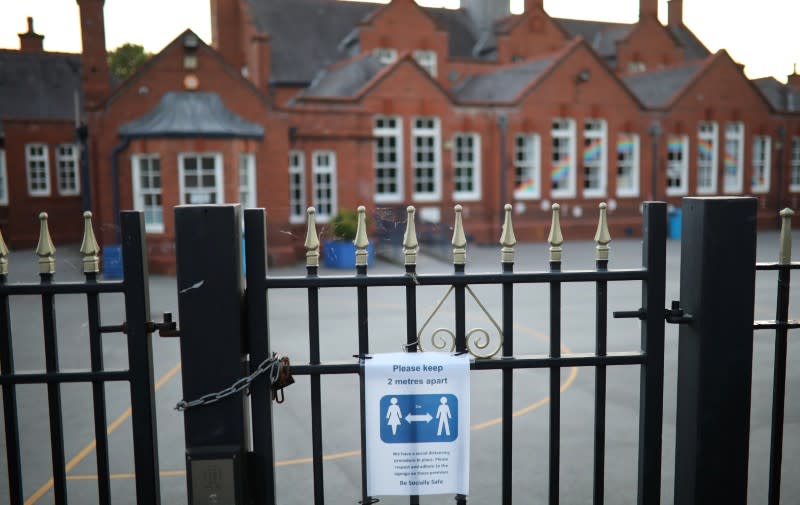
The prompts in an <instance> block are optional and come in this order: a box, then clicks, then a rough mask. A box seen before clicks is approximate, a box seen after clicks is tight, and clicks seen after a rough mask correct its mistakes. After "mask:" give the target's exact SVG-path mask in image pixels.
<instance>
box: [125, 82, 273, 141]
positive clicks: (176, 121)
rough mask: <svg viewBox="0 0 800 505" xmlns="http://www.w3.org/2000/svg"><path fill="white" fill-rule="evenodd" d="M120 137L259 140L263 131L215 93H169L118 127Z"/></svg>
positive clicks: (262, 135)
mask: <svg viewBox="0 0 800 505" xmlns="http://www.w3.org/2000/svg"><path fill="white" fill-rule="evenodd" d="M119 135H120V136H122V137H131V138H148V137H214V138H255V139H260V138H263V137H264V128H263V127H262V126H261V125H258V124H255V123H251V122H249V121H246V120H244V119H242V118H241V117H239V116H238V115H237V114H236V113H234V112H233V111H231V110H230V109H228V108H227V107H226V106H225V104H224V103H222V99H220V97H219V95H218V94H216V93H211V92H199V91H198V92H192V91H171V92H169V93H165V94H164V96H162V97H161V100H160V101H159V102H158V104H156V106H155V107H154V108H153V109H151V110H150V111H149V112H147V113H146V114H145V115H143V116H142V117H140V118H137V119H134V120H133V121H130V122H128V123H125V124H123V125H122V126H120V127H119Z"/></svg>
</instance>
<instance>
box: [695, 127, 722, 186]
mask: <svg viewBox="0 0 800 505" xmlns="http://www.w3.org/2000/svg"><path fill="white" fill-rule="evenodd" d="M717 135H718V133H717V123H716V121H704V122H702V123H700V124H699V125H698V126H697V192H698V193H699V194H701V195H708V194H713V193H716V192H717Z"/></svg>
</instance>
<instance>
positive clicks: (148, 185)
mask: <svg viewBox="0 0 800 505" xmlns="http://www.w3.org/2000/svg"><path fill="white" fill-rule="evenodd" d="M132 162H133V163H132V168H133V170H132V174H131V175H132V179H133V208H134V209H136V210H139V211H142V212H143V213H144V227H145V230H146V231H148V232H150V233H162V232H163V231H164V206H163V204H162V202H161V163H160V161H159V159H158V156H157V155H148V154H135V155H133V158H132Z"/></svg>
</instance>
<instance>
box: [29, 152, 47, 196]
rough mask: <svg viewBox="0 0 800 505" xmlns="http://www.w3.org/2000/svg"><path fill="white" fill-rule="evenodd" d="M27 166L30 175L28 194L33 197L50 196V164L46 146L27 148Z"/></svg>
mask: <svg viewBox="0 0 800 505" xmlns="http://www.w3.org/2000/svg"><path fill="white" fill-rule="evenodd" d="M25 166H26V172H27V175H28V193H29V194H30V195H31V196H48V195H50V164H49V163H48V161H47V146H46V145H45V144H27V145H26V146H25Z"/></svg>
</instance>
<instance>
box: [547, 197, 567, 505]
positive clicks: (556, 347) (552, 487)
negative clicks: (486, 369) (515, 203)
mask: <svg viewBox="0 0 800 505" xmlns="http://www.w3.org/2000/svg"><path fill="white" fill-rule="evenodd" d="M560 212H561V207H560V206H559V205H558V204H557V203H556V204H553V217H552V224H551V225H550V236H549V237H548V239H547V241H548V242H549V243H550V271H551V272H560V271H561V244H562V243H563V242H564V238H563V236H562V235H561V222H560V216H559V213H560ZM550 356H551V357H553V358H557V357H560V356H561V283H560V282H551V283H550ZM560 465H561V368H560V367H559V366H557V365H556V366H552V367H550V441H549V470H550V471H549V474H548V475H549V480H548V503H549V504H550V505H558V502H559V494H560V493H559V478H560Z"/></svg>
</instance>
